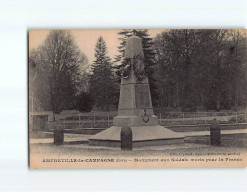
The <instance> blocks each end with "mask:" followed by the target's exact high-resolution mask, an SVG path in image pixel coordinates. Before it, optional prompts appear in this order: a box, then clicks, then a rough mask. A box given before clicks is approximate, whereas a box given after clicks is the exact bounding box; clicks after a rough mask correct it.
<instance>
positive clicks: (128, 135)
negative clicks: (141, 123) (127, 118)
mask: <svg viewBox="0 0 247 195" xmlns="http://www.w3.org/2000/svg"><path fill="white" fill-rule="evenodd" d="M121 150H132V129H131V128H130V127H129V126H123V128H122V129H121Z"/></svg>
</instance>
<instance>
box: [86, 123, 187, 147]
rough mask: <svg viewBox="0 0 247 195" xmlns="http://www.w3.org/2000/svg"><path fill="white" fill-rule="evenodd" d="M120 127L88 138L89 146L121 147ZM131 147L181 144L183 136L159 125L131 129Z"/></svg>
mask: <svg viewBox="0 0 247 195" xmlns="http://www.w3.org/2000/svg"><path fill="white" fill-rule="evenodd" d="M121 129H122V127H118V126H112V127H110V128H108V129H106V130H104V131H102V132H100V133H98V134H96V135H93V136H91V137H90V138H89V144H90V145H95V146H108V147H121V140H120V133H121ZM131 129H132V136H133V147H134V148H135V147H142V146H159V145H167V144H182V143H184V136H183V135H181V134H179V133H175V132H173V131H171V130H169V129H167V128H164V127H162V126H159V125H155V126H137V127H131Z"/></svg>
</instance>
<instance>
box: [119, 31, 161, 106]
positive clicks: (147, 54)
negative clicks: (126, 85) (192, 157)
mask: <svg viewBox="0 0 247 195" xmlns="http://www.w3.org/2000/svg"><path fill="white" fill-rule="evenodd" d="M118 34H119V35H120V36H121V37H120V38H119V40H120V46H119V47H118V51H119V53H120V54H119V55H117V56H116V57H115V62H116V63H117V66H116V67H115V68H116V74H117V76H118V81H119V82H120V77H121V73H122V71H123V69H124V68H125V66H126V65H125V61H124V51H125V45H126V39H127V38H128V37H131V36H132V35H135V36H138V37H140V38H142V45H143V53H144V65H145V72H146V74H147V76H148V80H149V86H150V93H151V97H152V103H153V106H156V105H157V99H158V95H157V92H156V90H157V86H156V79H155V78H154V66H155V60H154V57H155V53H154V50H153V42H152V38H150V35H149V34H148V30H147V29H144V30H143V29H138V30H137V29H124V30H122V31H121V32H119V33H118Z"/></svg>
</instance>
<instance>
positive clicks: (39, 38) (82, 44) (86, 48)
mask: <svg viewBox="0 0 247 195" xmlns="http://www.w3.org/2000/svg"><path fill="white" fill-rule="evenodd" d="M119 31H120V29H116V30H97V29H90V30H71V33H72V34H73V36H74V38H75V42H76V44H77V45H78V46H79V48H80V50H81V51H82V52H83V53H84V54H85V55H86V56H87V58H88V62H89V63H90V64H91V63H92V62H93V61H94V59H95V58H94V49H95V45H96V42H97V39H98V38H99V36H102V37H103V39H104V40H105V42H106V47H107V50H108V56H109V57H111V58H112V59H113V58H114V57H115V56H116V55H117V54H118V51H117V47H118V46H119V44H120V41H119V40H118V38H120V36H119V35H118V34H117V33H118V32H119ZM162 31H164V29H152V30H149V34H150V36H151V37H155V35H156V34H158V33H160V32H162ZM49 32H50V30H30V31H29V52H30V51H31V50H32V49H34V48H37V47H38V46H39V45H40V44H42V43H43V42H44V40H45V38H46V36H47V35H48V34H49Z"/></svg>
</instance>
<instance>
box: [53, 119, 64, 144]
mask: <svg viewBox="0 0 247 195" xmlns="http://www.w3.org/2000/svg"><path fill="white" fill-rule="evenodd" d="M63 143H64V132H63V125H62V124H59V123H57V124H56V125H55V127H54V144H55V145H63Z"/></svg>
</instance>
